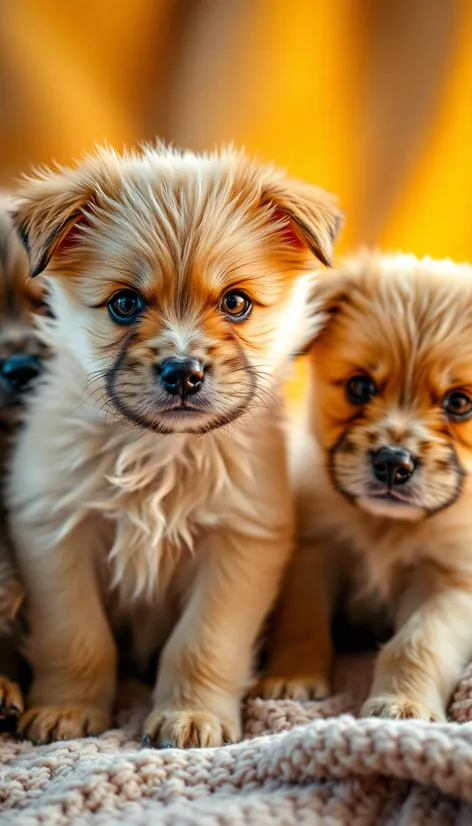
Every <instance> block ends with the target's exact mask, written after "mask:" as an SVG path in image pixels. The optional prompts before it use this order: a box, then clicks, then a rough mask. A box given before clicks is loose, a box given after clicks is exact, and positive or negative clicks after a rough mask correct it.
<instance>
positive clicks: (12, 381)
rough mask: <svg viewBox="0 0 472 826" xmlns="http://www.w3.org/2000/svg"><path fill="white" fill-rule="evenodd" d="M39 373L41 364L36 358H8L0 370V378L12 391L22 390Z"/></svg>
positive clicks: (20, 356) (21, 356) (19, 356)
mask: <svg viewBox="0 0 472 826" xmlns="http://www.w3.org/2000/svg"><path fill="white" fill-rule="evenodd" d="M40 372H41V362H40V360H39V359H38V358H37V357H36V356H26V355H15V356H10V358H7V359H5V361H4V362H3V364H2V366H1V368H0V373H1V375H2V378H3V379H4V380H5V381H6V382H8V384H9V385H10V387H11V388H12V389H13V390H23V389H24V388H26V387H27V385H28V384H30V382H32V381H33V379H35V378H36V377H37V376H39V374H40Z"/></svg>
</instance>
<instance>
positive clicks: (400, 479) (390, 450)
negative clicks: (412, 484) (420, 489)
mask: <svg viewBox="0 0 472 826" xmlns="http://www.w3.org/2000/svg"><path fill="white" fill-rule="evenodd" d="M372 467H373V469H374V475H375V477H376V478H377V479H378V480H379V482H385V483H386V484H388V485H389V487H393V486H394V485H404V484H405V482H408V479H410V478H411V476H413V473H414V470H415V463H414V461H413V457H412V456H411V453H409V452H408V450H404V449H403V448H401V447H382V448H380V450H378V451H377V452H376V453H374V455H373V456H372Z"/></svg>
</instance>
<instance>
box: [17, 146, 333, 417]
mask: <svg viewBox="0 0 472 826" xmlns="http://www.w3.org/2000/svg"><path fill="white" fill-rule="evenodd" d="M23 195H24V199H23V202H22V203H21V204H20V207H19V210H18V213H17V216H16V223H17V226H18V227H19V230H20V234H21V236H22V238H23V240H24V241H25V244H26V245H27V248H28V250H29V252H30V260H31V268H32V273H33V274H38V273H39V272H41V271H42V270H43V269H45V268H46V267H48V269H47V274H48V275H50V276H51V279H50V282H51V303H52V308H53V311H54V314H55V316H56V317H57V319H58V321H57V324H58V326H59V335H60V337H61V341H63V344H64V346H65V347H68V348H69V349H70V351H71V352H73V353H74V357H75V358H76V359H78V360H79V361H80V363H81V366H82V368H83V370H84V372H85V373H86V374H87V375H88V377H89V383H88V390H87V395H88V398H89V399H91V398H92V397H93V398H94V399H95V400H96V401H97V403H100V405H101V407H102V408H103V409H104V411H105V412H110V411H112V412H113V413H114V414H115V415H119V416H121V417H123V418H124V419H125V420H126V421H128V422H131V423H134V424H137V425H139V426H142V427H145V428H149V429H152V430H155V431H158V432H161V433H170V432H199V433H201V432H204V431H206V430H210V429H212V428H215V427H218V426H220V425H222V424H225V423H227V422H231V421H233V420H234V419H236V418H237V417H238V416H239V415H241V414H242V413H243V412H245V411H246V410H247V409H248V408H249V407H251V405H253V404H264V403H266V402H267V400H268V397H269V395H270V394H271V393H272V392H273V385H274V382H277V381H279V380H281V378H282V377H281V375H280V370H281V368H282V366H283V363H284V362H285V361H286V359H287V357H288V355H289V354H290V352H292V351H295V350H296V349H297V347H298V346H299V343H300V334H301V329H300V326H301V321H302V320H303V306H304V302H305V291H306V285H307V280H308V277H307V271H309V270H310V269H311V268H313V265H314V258H313V255H315V256H316V257H317V258H318V259H319V260H321V261H323V263H328V262H329V257H330V255H331V245H332V240H333V238H334V236H335V234H336V232H337V228H338V226H339V212H338V210H337V209H336V207H335V206H334V205H333V203H332V201H331V200H330V198H329V197H328V196H327V195H326V193H324V192H322V191H321V190H319V189H317V188H315V187H309V186H306V185H303V184H301V183H299V182H290V181H287V180H286V179H284V178H283V176H281V175H280V174H279V173H276V172H275V171H274V170H272V169H267V168H262V167H259V166H257V165H255V164H253V163H251V162H250V161H249V160H248V159H247V158H245V157H244V156H243V155H241V154H236V153H234V152H231V151H228V152H223V153H221V154H215V155H209V156H205V157H197V156H194V155H192V154H190V153H186V154H184V155H181V154H179V153H176V152H172V151H170V150H167V149H165V148H162V147H161V148H160V149H158V150H154V149H145V150H143V151H142V152H141V153H140V154H131V155H125V156H124V157H119V156H118V155H116V154H114V153H112V152H109V151H107V152H104V151H102V152H99V153H98V155H96V156H94V157H91V158H88V159H87V160H86V161H85V163H84V164H83V165H82V166H81V167H79V168H78V169H76V170H68V171H62V172H60V173H57V174H55V173H46V174H45V176H44V177H43V178H40V179H38V180H37V181H36V182H33V183H32V184H30V186H29V187H27V188H26V189H25V190H24V192H23ZM48 265H49V266H48Z"/></svg>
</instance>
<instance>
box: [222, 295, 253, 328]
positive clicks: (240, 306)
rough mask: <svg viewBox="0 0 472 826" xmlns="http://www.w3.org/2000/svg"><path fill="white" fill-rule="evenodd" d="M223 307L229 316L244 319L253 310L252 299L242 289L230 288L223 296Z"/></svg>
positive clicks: (236, 319)
mask: <svg viewBox="0 0 472 826" xmlns="http://www.w3.org/2000/svg"><path fill="white" fill-rule="evenodd" d="M221 308H222V310H223V312H224V314H225V315H227V316H228V317H229V318H232V319H234V320H235V321H242V320H243V319H244V318H247V317H248V315H249V313H250V312H251V310H252V301H251V300H250V299H249V298H248V297H247V295H246V294H245V293H243V292H241V291H240V290H230V291H229V292H227V293H226V294H225V295H224V296H223V301H222V302H221Z"/></svg>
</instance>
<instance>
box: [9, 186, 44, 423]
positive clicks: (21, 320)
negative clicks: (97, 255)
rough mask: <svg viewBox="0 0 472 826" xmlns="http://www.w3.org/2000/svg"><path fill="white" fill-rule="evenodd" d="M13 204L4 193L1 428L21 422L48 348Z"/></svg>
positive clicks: (38, 291) (40, 301)
mask: <svg viewBox="0 0 472 826" xmlns="http://www.w3.org/2000/svg"><path fill="white" fill-rule="evenodd" d="M12 209H13V200H12V199H11V197H10V196H9V195H6V194H3V193H0V427H1V428H3V429H4V428H6V429H7V430H8V428H9V427H10V426H12V425H13V424H14V423H15V422H16V421H17V419H18V415H19V412H20V410H21V404H22V401H23V399H24V394H25V392H26V391H28V390H30V389H31V387H32V386H33V383H34V379H36V377H37V376H38V375H39V373H40V370H41V362H42V359H43V357H44V355H45V347H44V345H43V344H42V343H41V341H40V340H39V338H38V336H37V334H36V331H35V329H34V325H33V320H32V315H33V314H36V313H40V314H43V313H44V312H45V304H44V297H43V285H40V284H38V283H35V282H34V281H32V280H31V279H29V280H28V259H27V256H26V254H25V252H24V250H23V249H22V247H21V244H20V242H19V240H18V238H17V235H16V232H15V230H14V227H13V223H12V221H11V215H10V211H11V210H12Z"/></svg>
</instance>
